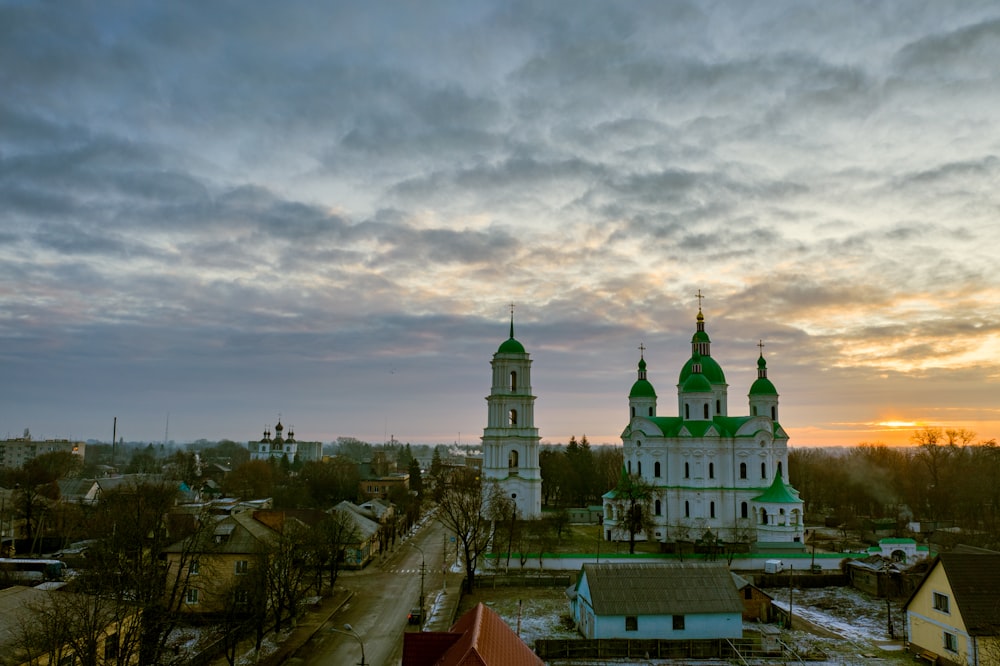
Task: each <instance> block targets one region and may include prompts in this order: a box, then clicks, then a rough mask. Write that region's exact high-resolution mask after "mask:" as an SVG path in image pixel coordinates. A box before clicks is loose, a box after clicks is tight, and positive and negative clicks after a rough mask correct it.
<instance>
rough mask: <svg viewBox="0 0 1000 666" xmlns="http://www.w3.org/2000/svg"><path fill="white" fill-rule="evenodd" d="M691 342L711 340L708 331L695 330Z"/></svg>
mask: <svg viewBox="0 0 1000 666" xmlns="http://www.w3.org/2000/svg"><path fill="white" fill-rule="evenodd" d="M691 342H711V340H709V339H708V333H706V332H705V331H695V333H694V335H692V336H691Z"/></svg>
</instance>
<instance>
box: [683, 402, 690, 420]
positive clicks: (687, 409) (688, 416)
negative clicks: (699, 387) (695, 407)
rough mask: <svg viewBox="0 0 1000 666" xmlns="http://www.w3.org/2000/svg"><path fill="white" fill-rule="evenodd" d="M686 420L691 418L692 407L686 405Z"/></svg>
mask: <svg viewBox="0 0 1000 666" xmlns="http://www.w3.org/2000/svg"><path fill="white" fill-rule="evenodd" d="M684 418H686V419H689V418H691V405H689V404H687V403H686V402H685V403H684Z"/></svg>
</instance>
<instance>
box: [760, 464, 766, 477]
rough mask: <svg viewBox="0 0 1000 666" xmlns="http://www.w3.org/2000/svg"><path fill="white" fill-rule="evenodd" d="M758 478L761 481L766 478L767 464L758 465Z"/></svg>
mask: <svg viewBox="0 0 1000 666" xmlns="http://www.w3.org/2000/svg"><path fill="white" fill-rule="evenodd" d="M760 478H762V479H766V478H767V463H761V464H760Z"/></svg>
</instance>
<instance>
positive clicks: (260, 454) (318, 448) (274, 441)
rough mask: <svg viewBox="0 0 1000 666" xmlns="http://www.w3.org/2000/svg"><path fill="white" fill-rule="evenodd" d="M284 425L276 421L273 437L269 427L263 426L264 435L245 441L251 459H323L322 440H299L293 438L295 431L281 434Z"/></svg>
mask: <svg viewBox="0 0 1000 666" xmlns="http://www.w3.org/2000/svg"><path fill="white" fill-rule="evenodd" d="M284 430H285V426H283V425H282V424H281V421H280V420H279V421H278V424H277V425H276V426H274V437H271V431H270V429H269V428H264V436H263V437H261V438H260V440H259V441H256V442H247V448H248V449H249V451H250V459H251V460H281V459H282V458H285V457H287V458H288V462H290V463H293V462H295V461H296V459H297V460H298V461H299V462H310V461H315V462H318V461H320V460H322V459H323V443H322V442H299V441H296V439H295V433H294V432H293V431H291V430H289V431H288V436H287V437H285V436H284V435H283V433H284Z"/></svg>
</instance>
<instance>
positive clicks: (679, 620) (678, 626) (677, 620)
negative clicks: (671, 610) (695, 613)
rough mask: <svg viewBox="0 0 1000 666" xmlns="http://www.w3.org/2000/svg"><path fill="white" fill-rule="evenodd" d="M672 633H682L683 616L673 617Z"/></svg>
mask: <svg viewBox="0 0 1000 666" xmlns="http://www.w3.org/2000/svg"><path fill="white" fill-rule="evenodd" d="M674 631H684V616H683V615H674Z"/></svg>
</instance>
